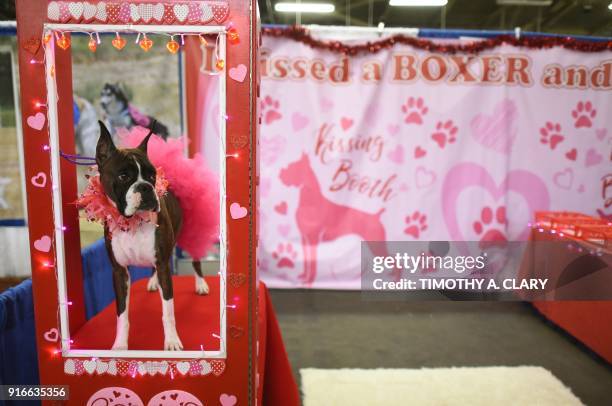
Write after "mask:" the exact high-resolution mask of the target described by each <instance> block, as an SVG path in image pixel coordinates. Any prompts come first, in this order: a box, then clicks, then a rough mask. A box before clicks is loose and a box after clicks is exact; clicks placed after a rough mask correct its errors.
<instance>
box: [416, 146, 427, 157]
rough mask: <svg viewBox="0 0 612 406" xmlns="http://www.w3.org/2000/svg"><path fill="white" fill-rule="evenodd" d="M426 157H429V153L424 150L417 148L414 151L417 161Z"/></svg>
mask: <svg viewBox="0 0 612 406" xmlns="http://www.w3.org/2000/svg"><path fill="white" fill-rule="evenodd" d="M425 155H427V151H425V150H424V149H423V148H421V147H416V148H415V149H414V157H415V158H416V159H419V158H423V157H424V156H425Z"/></svg>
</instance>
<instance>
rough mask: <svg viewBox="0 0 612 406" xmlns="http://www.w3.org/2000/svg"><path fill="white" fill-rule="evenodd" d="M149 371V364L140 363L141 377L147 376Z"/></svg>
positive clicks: (139, 372)
mask: <svg viewBox="0 0 612 406" xmlns="http://www.w3.org/2000/svg"><path fill="white" fill-rule="evenodd" d="M148 372H149V371H148V370H147V363H146V362H143V361H138V374H139V375H140V376H145V375H146V374H147V373H148Z"/></svg>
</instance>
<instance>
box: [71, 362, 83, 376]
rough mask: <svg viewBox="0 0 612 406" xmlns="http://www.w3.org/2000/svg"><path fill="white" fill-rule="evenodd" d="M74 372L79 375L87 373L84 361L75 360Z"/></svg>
mask: <svg viewBox="0 0 612 406" xmlns="http://www.w3.org/2000/svg"><path fill="white" fill-rule="evenodd" d="M74 373H75V374H76V375H78V376H81V375H84V374H85V368H83V361H81V360H80V359H77V360H74Z"/></svg>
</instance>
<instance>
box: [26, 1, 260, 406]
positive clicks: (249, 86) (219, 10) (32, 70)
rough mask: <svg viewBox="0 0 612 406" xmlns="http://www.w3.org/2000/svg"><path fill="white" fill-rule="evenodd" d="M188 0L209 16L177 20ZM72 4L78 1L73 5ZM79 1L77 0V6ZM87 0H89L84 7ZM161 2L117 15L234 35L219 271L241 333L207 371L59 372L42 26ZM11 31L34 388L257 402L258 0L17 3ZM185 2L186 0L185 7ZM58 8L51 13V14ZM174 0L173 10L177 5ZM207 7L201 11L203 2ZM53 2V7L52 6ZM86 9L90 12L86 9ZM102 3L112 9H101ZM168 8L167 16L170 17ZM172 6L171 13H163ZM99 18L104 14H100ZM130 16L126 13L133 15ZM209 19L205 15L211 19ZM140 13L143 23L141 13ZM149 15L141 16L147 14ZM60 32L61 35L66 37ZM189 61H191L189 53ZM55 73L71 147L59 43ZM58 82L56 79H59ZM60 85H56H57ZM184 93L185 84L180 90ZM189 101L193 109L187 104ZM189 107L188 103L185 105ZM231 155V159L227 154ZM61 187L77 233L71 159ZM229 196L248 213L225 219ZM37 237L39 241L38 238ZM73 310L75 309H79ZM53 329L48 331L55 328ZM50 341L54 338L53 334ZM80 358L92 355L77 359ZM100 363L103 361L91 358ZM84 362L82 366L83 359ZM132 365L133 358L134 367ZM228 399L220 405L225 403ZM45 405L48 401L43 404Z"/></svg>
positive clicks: (74, 289)
mask: <svg viewBox="0 0 612 406" xmlns="http://www.w3.org/2000/svg"><path fill="white" fill-rule="evenodd" d="M189 3H192V4H196V3H197V4H199V5H200V6H201V7H202V10H208V9H209V10H211V12H212V14H210V15H209V14H207V13H206V12H205V13H203V14H199V15H198V16H199V17H198V18H200V19H199V20H198V19H197V18H196V19H191V20H189V19H190V18H191V17H187V15H185V17H184V18H183V14H182V10H183V9H184V7H189ZM74 4H76V6H75V5H74ZM79 4H80V5H79ZM86 4H87V5H86ZM126 4H127V5H132V4H136V5H142V6H143V7H144V8H145V9H146V8H148V7H149V6H150V5H152V6H155V5H159V4H162V5H163V6H164V13H163V18H162V17H160V20H159V21H155V18H157V17H155V16H153V17H149V16H148V15H146V17H145V15H144V14H143V15H142V16H140V19H139V20H137V21H121V23H125V24H139V25H141V24H155V25H172V24H177V23H182V22H183V21H185V24H187V23H188V24H189V25H198V24H201V25H219V24H222V25H225V26H226V28H228V29H231V30H232V32H235V33H237V34H238V35H239V38H240V40H239V41H235V42H234V43H232V44H231V45H228V46H227V49H226V52H227V53H226V60H225V69H224V70H223V71H222V74H224V75H226V86H227V87H226V111H227V115H228V117H230V119H229V120H227V123H226V148H227V154H228V160H227V161H226V166H227V175H226V208H227V211H226V214H225V218H226V219H227V223H226V230H227V247H228V249H227V275H229V276H230V278H231V277H232V275H233V276H234V279H235V281H236V283H228V284H227V297H232V298H233V299H235V300H237V301H238V302H239V303H240V304H241V305H240V306H238V307H237V308H236V309H234V311H231V312H227V315H226V317H227V326H232V327H233V328H234V329H235V330H236V331H243V332H244V334H235V335H228V336H227V356H226V359H225V361H224V362H223V363H222V362H220V361H219V360H217V361H216V362H213V361H214V360H211V361H210V362H211V364H209V365H212V371H213V372H214V373H210V374H207V375H196V374H191V373H186V374H183V373H182V372H181V373H178V374H176V376H174V375H173V376H170V374H153V375H151V374H143V375H141V374H135V375H134V377H132V376H130V375H128V376H120V374H115V375H111V374H107V373H98V371H93V372H92V373H90V372H89V371H84V372H83V373H82V374H74V373H72V374H71V373H66V372H65V368H67V364H66V360H67V359H65V358H64V357H63V355H62V353H61V352H59V353H58V350H57V348H58V345H57V339H61V337H58V335H59V334H58V330H57V329H59V326H58V317H57V310H58V306H59V305H60V303H59V300H58V288H57V286H58V285H57V280H56V276H55V272H54V269H53V268H54V266H55V264H54V252H55V251H54V250H55V248H56V247H54V246H53V242H51V243H48V240H47V238H49V236H52V235H53V234H54V230H55V229H56V227H57V226H58V225H56V224H55V223H54V217H53V202H52V189H51V188H52V184H53V180H52V179H51V157H50V152H49V148H48V142H49V141H48V128H47V127H48V120H47V117H46V109H45V106H44V104H43V103H41V101H43V100H45V98H46V82H45V66H44V63H43V62H42V61H43V58H44V52H45V51H44V38H43V33H44V25H45V23H50V22H53V23H58V22H59V23H79V24H110V23H112V21H110V17H109V14H110V13H98V12H96V13H95V14H91V12H90V13H89V14H86V13H85V12H84V9H82V8H81V6H82V7H83V8H84V7H89V8H90V9H91V7H96V9H100V8H102V7H110V6H112V7H125V5H126ZM16 6H17V34H18V43H19V72H20V85H21V111H22V123H23V138H24V155H25V156H24V161H25V171H26V190H27V210H28V223H29V224H28V225H29V236H30V245H31V252H32V255H31V262H32V279H33V289H34V305H35V318H36V336H37V337H36V339H37V346H38V357H39V373H40V384H41V385H68V386H69V387H70V396H69V400H68V401H67V404H74V405H84V404H87V402H88V400H90V399H91V397H92V395H93V394H94V393H96V392H98V391H99V390H103V389H105V388H106V389H112V388H125V389H126V390H129V391H132V392H133V393H135V394H137V395H138V397H140V399H141V400H142V402H143V403H144V404H147V402H149V401H150V400H151V399H152V398H154V397H155V396H156V394H159V393H160V392H163V391H165V390H173V391H185V392H188V393H190V394H191V395H193V396H194V397H196V398H197V399H199V400H200V401H201V402H203V403H205V404H219V403H222V404H232V403H231V402H234V400H235V402H234V404H239V405H240V404H256V403H257V398H258V396H257V394H258V393H261V390H260V387H259V379H258V365H259V363H258V357H257V347H258V337H259V331H258V328H257V320H258V318H257V307H258V306H257V297H258V296H257V286H258V277H257V272H256V245H257V244H256V241H257V232H256V230H257V218H256V213H257V206H256V205H257V183H258V182H257V179H258V164H257V162H258V160H257V136H258V120H257V117H258V103H257V97H258V94H257V93H258V89H259V82H258V78H259V76H258V71H257V54H258V52H257V50H258V46H259V40H260V38H259V24H258V20H257V4H256V2H255V1H254V0H250V1H246V0H227V1H196V2H187V1H170V0H165V1H153V2H152V1H148V0H141V1H137V2H128V1H118V0H109V1H96V0H90V1H87V2H81V1H70V2H68V1H52V2H49V1H47V0H17V1H16ZM192 6H193V5H192ZM55 7H57V10H58V11H59V12H60V13H59V14H57V15H56V14H55V13H56V10H55ZM175 7H176V8H175ZM206 7H208V9H206ZM51 8H53V9H51ZM91 10H92V12H93V9H91ZM109 10H110V9H109ZM173 11H176V13H175V14H171V13H172V12H173ZM169 13H170V14H169ZM102 17H104V18H102ZM132 17H133V16H132ZM209 17H210V18H209ZM147 19H148V20H147ZM145 20H147V21H145ZM67 35H68V34H67ZM187 63H189V60H187ZM239 65H244V66H245V67H246V68H247V74H246V75H245V79H244V80H243V81H237V80H231V79H230V78H229V76H228V72H229V70H230V69H231V68H232V67H236V66H239ZM54 74H55V75H57V79H58V80H57V83H58V88H57V95H58V100H59V101H58V104H57V112H58V117H60V118H61V119H60V120H59V121H58V125H59V128H58V130H59V134H60V139H59V147H60V149H61V150H62V151H63V152H65V153H68V154H74V150H75V146H74V128H73V125H72V119H71V118H72V103H71V100H72V86H71V76H72V72H71V55H70V49H67V50H57V51H56V53H55V69H54ZM60 79H61V80H60ZM60 84H61V85H60ZM186 91H187V92H189V91H190V89H186ZM191 108H192V107H191ZM189 109H190V107H189V106H188V111H189ZM236 153H237V154H238V155H237V156H238V157H237V158H235V156H234V155H235V154H236ZM61 173H62V177H61V178H62V179H61V180H60V181H61V194H62V202H63V203H62V214H63V222H64V224H63V225H64V226H66V227H67V229H72V230H78V212H77V209H76V206H75V205H74V204H71V202H74V201H75V200H76V198H77V190H76V171H75V168H74V166H72V165H71V164H69V163H67V162H61ZM233 203H236V204H238V205H240V206H241V207H243V208H245V209H246V216H244V217H240V218H232V216H231V213H230V206H231V205H232V204H233ZM45 236H46V237H47V238H45ZM80 248H81V247H80V243H79V236H78V233H66V234H65V237H64V249H65V250H66V252H67V255H66V266H65V268H66V278H67V287H68V289H69V291H68V295H69V296H70V298H71V300H73V301H82V300H83V289H82V286H83V283H82V282H83V281H82V269H81V262H80V261H81V258H80V255H76V254H73V255H70V254H69V253H80ZM78 309H81V310H78ZM83 309H84V306H76V307H75V309H71V312H70V325H71V327H76V328H78V326H80V325H82V324H83V323H84V322H85V315H84V310H83ZM54 333H55V334H54ZM53 338H55V339H56V340H55V341H54V340H53ZM82 361H90V360H89V359H87V360H82ZM95 361H96V362H107V361H109V360H95ZM120 361H122V362H127V363H128V364H129V365H132V364H131V363H132V362H147V361H151V362H158V361H160V359H152V360H146V359H142V358H140V359H138V360H130V359H124V360H120ZM189 361H194V360H189ZM81 365H82V364H81ZM136 365H137V364H136ZM224 402H227V403H224ZM49 404H50V402H49Z"/></svg>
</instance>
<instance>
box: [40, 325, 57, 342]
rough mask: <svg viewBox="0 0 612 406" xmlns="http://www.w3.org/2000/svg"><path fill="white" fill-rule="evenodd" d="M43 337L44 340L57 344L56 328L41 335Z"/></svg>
mask: <svg viewBox="0 0 612 406" xmlns="http://www.w3.org/2000/svg"><path fill="white" fill-rule="evenodd" d="M43 337H44V338H45V340H47V341H50V342H52V343H55V342H57V339H58V338H59V332H58V331H57V329H56V328H52V329H51V330H49V331H47V332H46V333H45V334H43Z"/></svg>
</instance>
